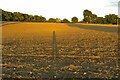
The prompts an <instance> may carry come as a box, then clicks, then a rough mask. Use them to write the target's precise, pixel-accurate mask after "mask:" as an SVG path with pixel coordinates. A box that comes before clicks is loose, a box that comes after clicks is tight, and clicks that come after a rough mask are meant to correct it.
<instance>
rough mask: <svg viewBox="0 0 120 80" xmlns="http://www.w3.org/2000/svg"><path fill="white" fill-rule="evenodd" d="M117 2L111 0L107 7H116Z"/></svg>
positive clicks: (116, 0)
mask: <svg viewBox="0 0 120 80" xmlns="http://www.w3.org/2000/svg"><path fill="white" fill-rule="evenodd" d="M118 3H119V0H113V1H111V0H110V2H109V4H108V5H107V6H108V7H118Z"/></svg>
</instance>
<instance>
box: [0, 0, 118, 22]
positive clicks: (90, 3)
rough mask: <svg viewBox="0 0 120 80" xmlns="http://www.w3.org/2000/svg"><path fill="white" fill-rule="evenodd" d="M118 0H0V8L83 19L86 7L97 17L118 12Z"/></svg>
mask: <svg viewBox="0 0 120 80" xmlns="http://www.w3.org/2000/svg"><path fill="white" fill-rule="evenodd" d="M119 1H120V0H0V8H1V9H3V10H5V11H10V12H21V13H26V14H30V15H41V16H44V17H46V18H47V19H49V18H60V19H64V18H67V19H68V20H71V18H72V17H74V16H75V17H78V18H79V20H82V19H83V11H84V10H85V9H88V10H90V11H92V13H93V14H97V15H98V16H99V17H104V16H105V15H107V14H118V2H119Z"/></svg>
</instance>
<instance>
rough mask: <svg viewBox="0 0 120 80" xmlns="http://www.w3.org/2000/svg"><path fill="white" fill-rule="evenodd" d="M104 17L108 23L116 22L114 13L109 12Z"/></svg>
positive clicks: (116, 17)
mask: <svg viewBox="0 0 120 80" xmlns="http://www.w3.org/2000/svg"><path fill="white" fill-rule="evenodd" d="M105 19H106V21H107V23H108V24H117V19H118V16H117V15H115V14H109V15H106V16H105Z"/></svg>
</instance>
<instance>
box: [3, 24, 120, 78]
mask: <svg viewBox="0 0 120 80" xmlns="http://www.w3.org/2000/svg"><path fill="white" fill-rule="evenodd" d="M53 31H55V35H56V44H57V50H56V53H54V54H53V49H52V48H53ZM2 33H3V34H2V41H3V42H2V46H3V52H2V62H3V63H2V67H3V68H2V70H3V72H2V77H3V78H53V77H54V78H118V76H119V75H118V74H119V73H118V70H120V69H119V66H118V33H117V26H99V25H97V26H95V25H82V24H72V23H69V24H63V23H25V22H24V23H16V24H9V25H4V26H3V27H2Z"/></svg>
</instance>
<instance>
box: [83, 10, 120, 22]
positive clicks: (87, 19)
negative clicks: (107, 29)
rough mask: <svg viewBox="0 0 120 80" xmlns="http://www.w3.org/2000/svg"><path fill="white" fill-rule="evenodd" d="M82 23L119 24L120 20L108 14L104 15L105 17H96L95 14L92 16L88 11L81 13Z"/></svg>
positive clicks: (116, 16)
mask: <svg viewBox="0 0 120 80" xmlns="http://www.w3.org/2000/svg"><path fill="white" fill-rule="evenodd" d="M83 16H84V19H83V22H85V23H94V24H118V23H120V18H119V17H118V15H115V14H109V15H105V17H98V16H97V15H96V14H93V13H92V12H91V11H89V10H84V11H83Z"/></svg>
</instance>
